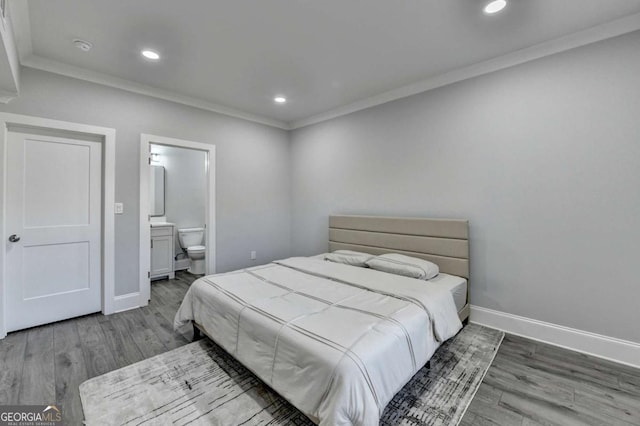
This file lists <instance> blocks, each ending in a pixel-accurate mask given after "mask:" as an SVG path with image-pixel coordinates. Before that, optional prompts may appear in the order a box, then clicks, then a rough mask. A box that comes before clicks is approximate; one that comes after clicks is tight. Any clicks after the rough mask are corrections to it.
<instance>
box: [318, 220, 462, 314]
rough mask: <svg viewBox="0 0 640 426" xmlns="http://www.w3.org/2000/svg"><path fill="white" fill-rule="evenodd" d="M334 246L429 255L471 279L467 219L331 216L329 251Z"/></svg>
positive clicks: (444, 267) (443, 268) (451, 271)
mask: <svg viewBox="0 0 640 426" xmlns="http://www.w3.org/2000/svg"><path fill="white" fill-rule="evenodd" d="M334 250H355V251H361V252H365V253H371V254H384V253H390V252H394V253H402V254H406V255H407V256H414V257H419V258H422V259H426V260H428V261H430V262H433V263H435V264H436V265H438V267H439V268H440V271H441V272H444V273H446V274H451V275H458V276H460V277H464V278H466V279H467V282H468V281H469V221H467V220H460V219H428V218H404V217H380V216H329V251H334ZM468 288H469V285H467V305H468V301H469V291H468ZM467 308H468V306H467ZM467 315H468V314H467Z"/></svg>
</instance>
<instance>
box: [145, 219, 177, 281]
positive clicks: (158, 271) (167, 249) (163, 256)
mask: <svg viewBox="0 0 640 426" xmlns="http://www.w3.org/2000/svg"><path fill="white" fill-rule="evenodd" d="M174 232H175V226H174V225H173V224H172V223H162V224H151V274H150V278H151V279H157V278H161V277H168V278H170V279H171V278H174V277H175V272H174V268H173V250H174V248H173V247H174V241H175V236H174Z"/></svg>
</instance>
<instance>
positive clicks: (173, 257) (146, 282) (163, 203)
mask: <svg viewBox="0 0 640 426" xmlns="http://www.w3.org/2000/svg"><path fill="white" fill-rule="evenodd" d="M140 152H141V160H140V170H141V171H140V295H141V300H140V304H141V305H146V304H147V303H148V301H149V297H150V294H151V291H150V289H151V287H150V283H151V281H153V280H155V279H163V278H173V277H174V275H175V273H176V271H185V272H186V273H188V274H192V275H195V276H200V275H204V274H213V273H215V146H214V145H209V144H203V143H199V142H191V141H184V140H178V139H173V138H165V137H159V136H152V135H142V136H141V150H140ZM185 272H183V273H185Z"/></svg>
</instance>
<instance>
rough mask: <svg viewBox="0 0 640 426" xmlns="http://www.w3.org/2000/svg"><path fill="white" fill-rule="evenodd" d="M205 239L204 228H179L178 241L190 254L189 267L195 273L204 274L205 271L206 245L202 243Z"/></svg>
mask: <svg viewBox="0 0 640 426" xmlns="http://www.w3.org/2000/svg"><path fill="white" fill-rule="evenodd" d="M203 240H204V228H184V229H178V241H179V242H180V247H182V249H183V250H186V252H187V256H189V260H190V262H189V269H187V272H190V273H192V274H194V275H202V274H204V273H205V271H206V268H205V263H204V255H205V246H203V245H202V242H203Z"/></svg>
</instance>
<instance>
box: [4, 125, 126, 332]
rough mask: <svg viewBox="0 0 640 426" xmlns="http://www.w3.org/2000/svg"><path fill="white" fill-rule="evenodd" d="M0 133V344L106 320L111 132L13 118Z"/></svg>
mask: <svg viewBox="0 0 640 426" xmlns="http://www.w3.org/2000/svg"><path fill="white" fill-rule="evenodd" d="M0 126H1V127H3V128H4V132H3V135H2V137H1V138H0V152H1V154H0V157H1V158H0V160H1V161H0V164H2V166H3V170H4V173H2V176H1V177H0V180H1V182H0V183H1V185H0V199H1V200H2V201H1V203H2V205H1V206H0V207H2V208H0V211H2V213H0V215H3V217H0V218H1V219H2V223H3V224H4V226H3V228H2V232H1V233H2V237H3V239H4V241H5V244H4V245H3V246H2V249H1V250H0V266H2V268H1V270H2V274H1V276H0V294H1V295H2V305H3V306H2V308H3V309H2V315H0V338H1V337H4V336H5V335H6V332H9V331H15V330H20V329H24V328H29V327H34V326H38V325H42V324H47V323H50V322H55V321H60V320H64V319H68V318H73V317H76V316H81V315H86V314H90V313H94V312H100V311H102V312H104V313H105V314H108V313H111V312H110V310H111V306H112V304H111V302H112V301H113V294H114V288H113V285H114V283H113V215H112V214H109V213H108V211H109V210H108V209H107V207H112V206H113V174H114V173H113V169H112V166H113V162H112V161H113V157H114V155H113V154H114V153H113V142H114V141H115V131H114V130H112V129H104V128H98V127H95V126H85V125H81V124H75V123H65V122H59V121H55V120H47V119H40V118H36V117H28V116H19V115H14V114H0ZM111 213H112V211H111Z"/></svg>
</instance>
